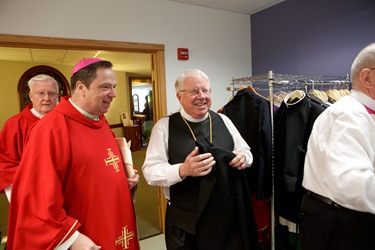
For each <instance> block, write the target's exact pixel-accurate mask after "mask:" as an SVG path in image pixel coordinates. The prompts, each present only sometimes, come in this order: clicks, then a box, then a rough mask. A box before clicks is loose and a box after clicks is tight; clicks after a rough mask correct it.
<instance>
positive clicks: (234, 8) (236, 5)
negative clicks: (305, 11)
mask: <svg viewBox="0 0 375 250" xmlns="http://www.w3.org/2000/svg"><path fill="white" fill-rule="evenodd" d="M167 1H171V2H179V3H185V4H190V5H198V6H204V7H208V8H212V9H218V10H225V11H231V12H235V13H241V14H248V15H251V14H254V13H256V12H258V11H260V10H263V9H266V8H268V7H271V6H272V5H275V4H278V3H281V2H283V1H284V0H167Z"/></svg>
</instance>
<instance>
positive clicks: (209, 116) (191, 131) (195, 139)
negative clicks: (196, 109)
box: [180, 112, 212, 143]
mask: <svg viewBox="0 0 375 250" xmlns="http://www.w3.org/2000/svg"><path fill="white" fill-rule="evenodd" d="M180 114H181V113H180ZM181 117H182V120H184V122H185V123H186V125H187V126H188V128H189V130H190V133H191V135H192V136H193V138H194V141H197V138H196V137H195V134H194V132H193V130H192V129H191V127H190V125H189V123H188V122H187V121H186V119H185V118H184V117H183V116H182V114H181ZM208 118H209V119H210V143H212V118H211V115H210V112H208Z"/></svg>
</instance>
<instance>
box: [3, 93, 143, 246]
mask: <svg viewBox="0 0 375 250" xmlns="http://www.w3.org/2000/svg"><path fill="white" fill-rule="evenodd" d="M77 229H78V230H79V232H80V233H83V234H85V235H86V236H88V237H89V238H90V239H91V240H92V241H93V242H94V243H95V244H97V245H99V246H101V247H102V249H135V250H138V249H139V242H138V234H137V228H136V222H135V214H134V207H133V203H132V200H131V195H130V190H129V187H128V184H127V180H126V176H125V173H124V169H123V165H122V159H121V154H120V151H119V149H118V147H117V145H116V142H115V140H114V137H113V134H112V131H111V130H110V128H109V125H108V123H107V121H106V120H105V118H104V117H101V120H100V121H91V120H89V119H87V118H86V117H84V116H83V115H81V114H80V113H79V112H78V111H77V110H76V109H75V108H74V107H72V105H71V104H70V103H69V102H68V101H66V100H65V99H62V101H61V103H60V104H59V105H58V106H57V107H56V108H55V109H54V110H53V111H51V113H49V114H48V116H46V117H44V118H43V119H42V120H41V121H40V122H38V123H37V124H36V126H35V127H34V128H33V130H32V131H31V133H30V139H29V141H28V143H27V147H26V150H25V153H24V156H23V158H22V160H21V164H20V166H19V171H18V172H17V174H16V177H15V180H14V184H13V189H12V200H11V203H10V217H9V226H8V243H7V248H8V246H9V247H10V249H54V248H56V247H57V246H58V245H59V244H61V243H62V242H64V241H65V240H66V239H67V238H69V237H70V236H71V235H72V234H73V233H74V232H75V231H76V230H77Z"/></svg>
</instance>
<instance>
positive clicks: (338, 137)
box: [300, 43, 375, 250]
mask: <svg viewBox="0 0 375 250" xmlns="http://www.w3.org/2000/svg"><path fill="white" fill-rule="evenodd" d="M351 82H352V85H353V90H352V91H351V94H350V95H349V96H347V97H343V98H342V99H340V100H339V101H338V102H336V103H335V104H333V105H331V106H330V107H329V108H327V109H326V110H325V111H324V112H323V113H322V114H321V115H320V116H319V117H318V118H317V120H316V121H315V123H314V127H313V130H312V133H311V135H310V138H309V142H308V148H307V155H306V159H305V168H304V177H303V183H302V185H303V187H304V188H305V189H306V190H307V192H306V194H305V196H304V197H303V200H302V205H301V213H300V223H301V225H300V234H301V239H302V245H303V249H304V250H309V249H375V237H374V235H375V43H373V44H370V45H368V46H367V47H365V48H364V49H363V50H362V51H361V52H360V53H359V54H358V55H357V57H356V59H355V60H354V62H353V64H352V67H351Z"/></svg>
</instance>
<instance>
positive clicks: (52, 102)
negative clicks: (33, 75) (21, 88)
mask: <svg viewBox="0 0 375 250" xmlns="http://www.w3.org/2000/svg"><path fill="white" fill-rule="evenodd" d="M58 93H59V91H58V88H57V85H56V83H55V82H53V81H52V80H41V81H38V80H35V81H34V83H33V85H32V87H31V89H30V92H29V97H30V100H31V102H32V103H33V108H34V109H35V110H36V112H38V113H39V114H40V115H42V116H45V115H46V114H48V113H49V112H50V111H51V110H52V109H53V108H54V107H55V106H56V104H57V100H58Z"/></svg>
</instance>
